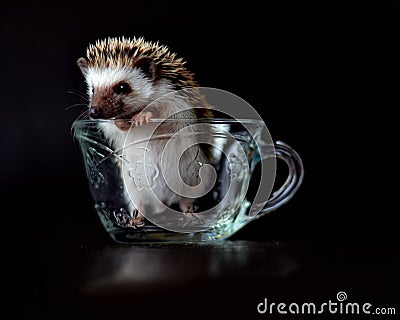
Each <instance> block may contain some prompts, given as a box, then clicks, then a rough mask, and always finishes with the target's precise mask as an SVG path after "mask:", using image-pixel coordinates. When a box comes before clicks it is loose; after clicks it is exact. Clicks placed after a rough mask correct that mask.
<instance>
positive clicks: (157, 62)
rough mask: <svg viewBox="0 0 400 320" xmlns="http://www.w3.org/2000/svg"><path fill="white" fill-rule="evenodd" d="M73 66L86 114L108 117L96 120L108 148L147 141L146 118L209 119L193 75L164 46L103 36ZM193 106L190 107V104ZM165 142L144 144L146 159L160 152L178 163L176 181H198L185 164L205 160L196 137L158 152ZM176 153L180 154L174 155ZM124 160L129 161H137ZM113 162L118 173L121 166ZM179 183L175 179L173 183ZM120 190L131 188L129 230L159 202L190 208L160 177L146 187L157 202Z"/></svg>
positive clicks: (156, 159)
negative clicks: (82, 91)
mask: <svg viewBox="0 0 400 320" xmlns="http://www.w3.org/2000/svg"><path fill="white" fill-rule="evenodd" d="M77 64H78V66H79V68H80V70H81V71H82V73H83V75H84V77H85V80H86V83H87V91H88V96H89V105H88V108H89V109H88V115H89V117H90V118H91V119H110V120H111V121H105V122H101V121H99V128H100V129H101V130H102V131H103V133H104V135H105V137H106V138H107V140H108V141H109V142H110V144H111V145H112V147H113V149H114V150H122V149H123V148H124V144H125V142H126V141H127V138H128V140H129V139H131V138H132V139H133V140H135V139H136V140H140V139H142V140H143V139H149V138H150V137H149V132H151V130H148V128H149V126H151V119H154V118H161V119H166V118H173V119H177V120H179V119H189V120H190V119H198V118H210V117H212V112H211V110H210V107H209V106H208V105H207V103H206V101H205V99H204V97H203V96H202V95H201V94H200V91H198V90H196V88H198V84H197V83H196V81H195V80H194V76H193V74H192V73H191V72H190V71H188V70H187V69H186V67H185V62H184V61H183V59H182V58H177V55H176V54H175V53H171V52H170V51H169V49H168V47H166V46H162V45H159V44H158V43H153V42H148V41H145V40H144V39H143V38H133V39H130V38H124V37H122V38H107V39H104V40H98V41H97V42H96V43H95V44H92V45H89V47H88V48H87V51H86V58H84V57H82V58H79V59H78V61H77ZM185 89H190V90H191V91H190V92H191V94H190V95H172V96H171V98H169V99H162V97H164V96H165V95H168V94H170V93H173V92H179V91H180V90H185ZM193 105H196V108H194V107H193ZM198 106H201V107H198ZM182 126H184V124H183V123H182V122H179V121H177V122H169V124H167V125H166V126H161V127H160V128H159V129H157V130H158V131H157V133H165V132H168V133H174V132H178V131H179V130H180V129H182ZM129 135H132V137H130V136H129ZM166 143H167V141H164V142H160V141H155V142H154V143H152V142H151V141H150V142H149V144H148V146H149V147H148V148H147V149H148V150H149V151H148V152H147V157H148V159H149V161H150V162H151V163H154V164H155V166H157V167H160V166H161V163H160V154H161V153H162V152H164V153H165V152H166V153H167V157H169V159H170V163H174V164H176V163H180V164H179V169H180V170H179V171H180V172H179V174H180V175H181V176H182V177H181V178H182V181H184V182H185V183H186V184H187V185H189V186H196V185H198V184H199V176H198V168H197V169H196V168H192V167H193V166H190V165H189V164H190V163H191V162H192V161H193V159H194V158H196V159H198V161H199V163H207V161H208V155H207V149H206V148H205V147H202V146H201V145H200V144H198V143H196V141H186V142H185V143H182V141H176V142H174V143H172V144H171V143H170V144H169V149H170V150H164V147H165V145H166ZM188 144H190V145H188ZM132 148H135V147H134V146H133V147H132ZM134 154H135V152H132V150H130V152H129V153H128V154H127V155H125V156H126V157H128V158H129V157H130V155H134ZM180 154H182V157H181V158H177V155H180ZM131 157H133V156H131ZM174 157H175V158H174ZM128 160H129V161H130V162H134V161H136V160H137V159H134V158H130V159H128ZM116 165H118V166H119V167H120V170H121V172H122V171H123V169H122V164H121V163H117V164H116ZM188 168H189V169H188ZM161 169H162V170H163V171H164V172H166V173H167V174H171V175H173V174H176V172H175V173H173V172H171V171H172V170H168V168H161ZM193 170H194V171H193ZM139 171H140V170H138V172H129V175H130V176H131V175H133V176H134V175H135V174H136V175H139V174H141V172H139ZM171 179H172V180H174V179H175V180H177V178H176V177H174V176H171V177H169V181H171ZM167 180H168V179H167ZM203 182H204V181H203ZM125 183H126V181H125ZM132 183H133V182H132ZM179 183H180V182H178V181H176V183H175V184H176V185H179ZM130 187H132V188H130ZM126 188H127V189H128V190H129V189H132V190H133V191H132V192H129V197H128V195H127V196H126V202H127V203H129V205H130V211H131V217H132V219H131V221H130V222H129V226H131V227H133V228H137V227H140V226H142V225H143V224H144V217H143V215H145V212H146V211H147V212H149V211H153V212H157V213H159V212H162V211H163V208H164V207H163V206H172V205H174V204H178V205H179V207H180V208H181V210H182V212H183V213H193V212H194V211H195V205H194V202H193V200H192V199H188V198H186V197H183V196H181V195H179V194H177V193H175V192H173V191H172V190H171V189H170V188H169V187H168V186H167V184H166V182H165V181H164V180H162V179H158V181H156V183H155V185H154V186H153V187H152V190H150V191H151V192H152V193H153V194H154V193H155V194H156V195H157V198H158V199H159V200H160V204H157V203H154V201H152V200H151V199H152V198H151V197H150V194H147V193H146V192H145V191H142V192H135V189H134V188H133V186H130V185H129V184H128V185H126ZM178 189H179V188H178ZM161 204H162V205H161Z"/></svg>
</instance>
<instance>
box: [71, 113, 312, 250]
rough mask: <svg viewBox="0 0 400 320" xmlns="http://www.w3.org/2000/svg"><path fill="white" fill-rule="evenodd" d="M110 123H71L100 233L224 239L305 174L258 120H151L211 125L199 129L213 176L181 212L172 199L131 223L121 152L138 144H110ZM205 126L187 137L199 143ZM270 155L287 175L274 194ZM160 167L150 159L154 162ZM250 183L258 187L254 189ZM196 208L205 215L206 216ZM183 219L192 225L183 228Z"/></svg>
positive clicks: (149, 239) (289, 192)
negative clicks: (107, 133)
mask: <svg viewBox="0 0 400 320" xmlns="http://www.w3.org/2000/svg"><path fill="white" fill-rule="evenodd" d="M113 121H114V120H79V121H76V122H74V124H73V130H74V136H75V138H76V139H77V141H78V142H79V145H80V148H81V151H82V155H83V158H84V163H85V168H86V174H87V177H88V181H89V188H90V191H91V194H92V196H93V199H94V203H95V209H96V212H97V214H98V215H99V217H100V220H101V222H102V224H103V225H104V227H105V229H106V231H107V232H108V233H109V234H110V236H111V238H112V239H113V240H114V241H116V242H118V243H179V242H181V243H182V242H191V243H193V242H210V241H216V240H222V239H226V238H227V237H229V236H231V235H232V234H234V233H235V232H236V231H238V230H239V229H241V228H242V227H243V226H245V225H246V224H247V223H249V222H250V221H252V220H255V219H257V218H259V217H261V216H263V215H265V214H266V213H268V212H271V211H273V210H275V209H277V208H278V207H279V206H281V205H282V204H284V203H286V202H287V201H288V200H290V199H291V197H292V196H293V195H294V193H295V192H296V191H297V189H298V188H299V186H300V185H301V182H302V180H303V175H304V169H303V164H302V161H301V158H300V157H299V155H298V154H297V153H296V152H295V151H294V150H293V149H292V148H290V147H289V146H288V145H286V144H285V143H283V142H280V141H278V142H276V143H275V144H273V143H272V142H271V141H269V139H265V135H263V134H262V132H261V131H262V130H264V128H265V125H264V123H263V122H262V121H259V120H250V119H240V120H231V119H196V120H193V119H190V120H188V119H169V120H162V119H152V120H151V121H150V123H152V124H156V125H157V124H161V123H165V122H166V121H167V122H177V121H180V122H184V123H189V122H196V124H201V125H205V126H209V127H212V130H208V131H205V132H207V136H208V139H210V140H207V141H212V143H211V142H210V143H208V142H207V141H206V143H207V148H208V154H209V156H208V161H207V162H208V163H207V164H208V165H211V166H212V168H213V171H214V173H215V175H216V176H215V181H214V184H213V185H212V187H211V188H210V189H209V190H208V191H207V192H206V193H205V194H204V195H202V196H201V197H199V198H197V199H195V207H196V208H195V210H194V211H190V212H189V213H188V212H180V211H181V207H180V206H179V205H178V204H176V203H174V204H169V205H168V208H169V209H171V212H173V213H168V214H166V213H164V214H163V213H161V214H159V213H158V214H154V215H152V213H151V212H147V213H146V214H144V218H143V219H140V223H137V214H138V213H137V212H136V213H132V208H133V207H135V205H134V204H133V203H132V197H130V196H129V195H130V194H131V193H130V192H131V191H129V190H127V188H128V189H129V181H128V182H127V181H124V180H125V179H126V177H127V175H125V174H123V172H124V169H123V162H124V158H125V156H126V155H128V154H129V153H131V152H132V150H135V148H138V144H137V143H127V144H125V145H124V147H123V148H114V147H113V146H112V143H110V141H108V140H109V139H106V138H105V135H104V133H103V130H102V129H101V127H102V125H104V124H107V123H109V124H111V125H112V124H113ZM205 132H202V131H197V132H192V133H191V139H192V138H193V135H198V136H199V137H200V136H201V137H202V138H201V139H200V138H199V141H200V140H201V141H203V142H204V141H205V140H204V135H205ZM186 137H187V135H185V134H175V135H174V136H173V137H166V136H165V134H163V135H161V134H160V135H157V134H154V135H153V136H152V137H151V139H152V140H154V141H157V140H161V139H164V140H165V139H166V138H167V139H168V138H171V139H181V140H182V141H184V139H186ZM231 140H234V142H235V144H232V143H231ZM239 149H240V150H239ZM240 154H243V155H244V156H240ZM275 159H281V160H284V161H285V163H286V164H287V166H288V177H287V178H286V180H285V182H284V183H283V185H282V186H280V187H278V188H275V190H276V191H274V192H272V189H273V181H274V178H275V169H276V167H275ZM261 160H262V162H263V166H264V169H263V170H264V173H263V174H266V175H267V176H268V179H267V183H266V184H265V183H264V184H261V185H260V173H257V174H254V175H253V173H254V172H257V170H255V169H256V168H258V167H259V166H258V165H259V164H260V163H261ZM125 162H127V161H126V160H125ZM199 163H200V162H199ZM200 164H201V166H203V165H204V164H203V163H200ZM158 165H159V164H157V163H155V164H154V166H156V167H157V166H158ZM125 171H126V170H125ZM200 174H201V173H200ZM134 178H135V177H134ZM136 178H137V177H136ZM264 181H265V179H264ZM268 182H270V183H268ZM258 186H259V188H257V187H258ZM254 189H258V192H255V191H257V190H254ZM260 195H261V196H260ZM212 209H213V211H212ZM198 212H200V214H197V213H198ZM201 212H211V213H210V214H209V215H208V216H207V215H206V214H201ZM139 214H140V213H139ZM208 217H212V219H211V218H208ZM169 219H174V224H173V225H172V224H171V227H170V226H169V224H168V223H169ZM171 221H172V220H171ZM176 221H178V222H179V223H182V230H181V231H180V230H179V228H178V229H177V224H176ZM188 225H190V226H191V227H189V228H188V227H187V226H188Z"/></svg>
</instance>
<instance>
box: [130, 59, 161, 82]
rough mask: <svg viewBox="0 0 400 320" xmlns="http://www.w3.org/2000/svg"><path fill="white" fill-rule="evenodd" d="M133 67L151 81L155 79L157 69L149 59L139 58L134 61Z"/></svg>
mask: <svg viewBox="0 0 400 320" xmlns="http://www.w3.org/2000/svg"><path fill="white" fill-rule="evenodd" d="M135 67H136V68H139V69H140V70H142V72H143V73H144V74H145V75H146V76H147V77H149V78H150V79H151V80H156V79H157V67H156V65H155V63H154V61H153V59H151V58H150V57H140V58H139V59H138V60H137V61H135Z"/></svg>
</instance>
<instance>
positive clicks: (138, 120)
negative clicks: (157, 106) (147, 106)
mask: <svg viewBox="0 0 400 320" xmlns="http://www.w3.org/2000/svg"><path fill="white" fill-rule="evenodd" d="M151 118H153V113H152V112H150V111H143V112H139V113H138V114H135V115H134V116H133V117H132V123H134V124H135V126H139V125H140V126H141V125H143V124H144V123H149V121H150V119H151Z"/></svg>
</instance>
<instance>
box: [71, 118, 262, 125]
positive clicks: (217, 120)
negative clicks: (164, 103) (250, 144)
mask: <svg viewBox="0 0 400 320" xmlns="http://www.w3.org/2000/svg"><path fill="white" fill-rule="evenodd" d="M115 120H119V121H126V122H128V123H132V120H131V119H115V118H112V119H81V120H75V121H74V123H73V127H77V126H78V127H79V126H84V125H90V124H100V123H114V121H115ZM149 122H150V123H165V122H175V123H176V122H185V123H187V122H190V123H210V124H248V125H255V124H260V125H261V124H264V121H263V120H259V119H245V118H241V119H230V118H194V119H193V118H179V119H171V118H170V119H162V118H153V119H150V121H149Z"/></svg>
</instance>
